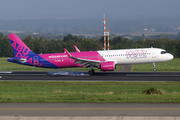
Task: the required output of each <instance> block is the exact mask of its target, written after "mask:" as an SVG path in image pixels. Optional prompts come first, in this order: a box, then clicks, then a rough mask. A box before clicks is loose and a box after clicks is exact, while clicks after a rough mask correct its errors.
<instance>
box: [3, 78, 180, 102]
mask: <svg viewBox="0 0 180 120" xmlns="http://www.w3.org/2000/svg"><path fill="white" fill-rule="evenodd" d="M152 87H153V88H155V89H158V90H161V91H163V94H150V95H148V94H143V92H144V91H145V90H148V89H150V88H152ZM179 87H180V82H55V81H43V82H42V81H0V102H1V103H9V102H13V103H18V102H46V103H47V102H50V103H52V102H74V103H76V102H78V103H80V102H84V103H86V102H90V103H96V102H127V103H132V102H135V103H160V102H162V103H180V89H179Z"/></svg>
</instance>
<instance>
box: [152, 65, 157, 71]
mask: <svg viewBox="0 0 180 120" xmlns="http://www.w3.org/2000/svg"><path fill="white" fill-rule="evenodd" d="M153 67H154V69H153V70H154V72H156V71H157V69H156V68H155V67H156V65H155V63H153Z"/></svg>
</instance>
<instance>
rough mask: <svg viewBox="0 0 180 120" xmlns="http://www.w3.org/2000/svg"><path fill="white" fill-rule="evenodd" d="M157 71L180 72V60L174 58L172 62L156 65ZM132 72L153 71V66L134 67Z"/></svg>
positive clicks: (138, 65)
mask: <svg viewBox="0 0 180 120" xmlns="http://www.w3.org/2000/svg"><path fill="white" fill-rule="evenodd" d="M155 64H156V69H157V71H180V58H174V59H173V60H171V61H167V62H162V63H155ZM131 71H153V65H152V64H137V65H132V67H131Z"/></svg>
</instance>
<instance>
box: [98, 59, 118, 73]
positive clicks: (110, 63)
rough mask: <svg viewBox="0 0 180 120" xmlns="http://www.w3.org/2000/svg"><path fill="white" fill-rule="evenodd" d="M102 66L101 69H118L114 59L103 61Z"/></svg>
mask: <svg viewBox="0 0 180 120" xmlns="http://www.w3.org/2000/svg"><path fill="white" fill-rule="evenodd" d="M100 67H101V68H100V69H101V71H114V69H116V65H115V64H114V61H108V62H104V63H101V65H100Z"/></svg>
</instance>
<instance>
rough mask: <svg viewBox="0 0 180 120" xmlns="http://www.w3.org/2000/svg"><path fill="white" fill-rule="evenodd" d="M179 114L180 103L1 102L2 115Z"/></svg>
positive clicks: (0, 111) (0, 114)
mask: <svg viewBox="0 0 180 120" xmlns="http://www.w3.org/2000/svg"><path fill="white" fill-rule="evenodd" d="M179 115H180V104H179V103H176V104H174V103H141V104H140V103H0V116H179Z"/></svg>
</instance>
